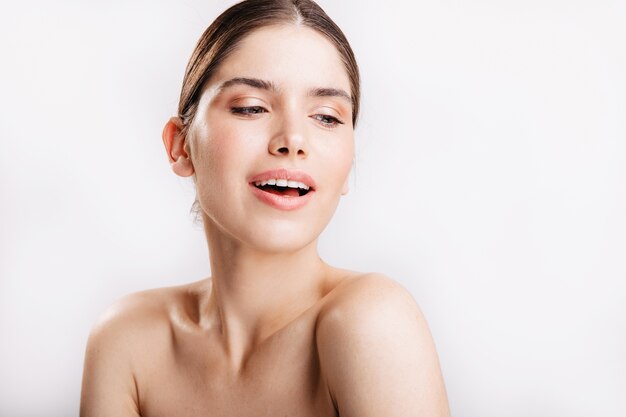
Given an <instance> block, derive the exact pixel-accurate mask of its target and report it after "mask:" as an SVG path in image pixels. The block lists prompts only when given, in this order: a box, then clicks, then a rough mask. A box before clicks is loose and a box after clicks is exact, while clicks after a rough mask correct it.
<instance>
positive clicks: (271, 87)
mask: <svg viewBox="0 0 626 417" xmlns="http://www.w3.org/2000/svg"><path fill="white" fill-rule="evenodd" d="M234 85H248V86H250V87H254V88H258V89H261V90H268V91H278V88H276V85H275V84H274V83H273V82H271V81H265V80H259V79H258V78H246V77H236V78H232V79H230V80H228V81H224V82H223V83H222V84H221V85H220V86H219V87H218V91H222V90H224V89H226V88H228V87H232V86H234Z"/></svg>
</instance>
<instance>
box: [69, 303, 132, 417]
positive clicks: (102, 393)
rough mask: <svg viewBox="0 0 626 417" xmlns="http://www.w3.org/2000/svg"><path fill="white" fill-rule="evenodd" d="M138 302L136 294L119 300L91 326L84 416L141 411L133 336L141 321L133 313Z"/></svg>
mask: <svg viewBox="0 0 626 417" xmlns="http://www.w3.org/2000/svg"><path fill="white" fill-rule="evenodd" d="M137 303H138V300H137V296H136V295H133V296H130V297H127V298H126V299H124V300H122V301H119V302H117V303H116V304H114V305H113V306H111V307H110V308H109V309H108V310H107V311H106V312H105V314H104V315H103V316H102V317H101V318H100V319H99V321H98V322H97V323H96V325H95V326H94V327H93V328H92V330H91V333H90V335H89V339H88V342H87V348H86V351H85V362H84V370H83V384H82V392H81V401H80V416H81V417H109V416H117V417H137V416H139V415H140V414H139V407H138V398H137V388H136V384H135V377H134V372H133V365H134V356H135V348H134V345H135V343H134V342H133V340H134V337H133V336H134V335H135V334H136V333H137V332H136V331H137V330H138V329H137V327H138V325H139V323H138V320H137V317H136V314H131V310H133V307H136V304H137ZM139 310H141V309H139Z"/></svg>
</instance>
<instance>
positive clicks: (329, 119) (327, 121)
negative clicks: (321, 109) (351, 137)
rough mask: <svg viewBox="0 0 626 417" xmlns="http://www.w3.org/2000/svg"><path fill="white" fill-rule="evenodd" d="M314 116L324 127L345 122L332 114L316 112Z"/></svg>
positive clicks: (332, 126) (335, 125)
mask: <svg viewBox="0 0 626 417" xmlns="http://www.w3.org/2000/svg"><path fill="white" fill-rule="evenodd" d="M311 117H313V118H314V119H315V120H317V121H319V122H320V123H321V124H322V125H323V126H324V127H329V128H334V127H337V126H338V125H342V124H343V122H342V121H341V120H339V119H337V118H336V117H334V116H330V115H328V114H314V115H313V116H311Z"/></svg>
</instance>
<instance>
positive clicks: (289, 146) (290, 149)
mask: <svg viewBox="0 0 626 417" xmlns="http://www.w3.org/2000/svg"><path fill="white" fill-rule="evenodd" d="M305 122H306V120H305V118H304V117H302V116H300V117H298V115H296V114H284V115H282V116H281V117H277V118H276V126H275V129H274V133H273V135H272V138H271V139H270V142H269V146H268V151H269V153H271V154H272V155H276V156H288V157H291V158H300V159H303V158H306V157H307V155H308V154H309V147H308V142H307V139H306V133H305Z"/></svg>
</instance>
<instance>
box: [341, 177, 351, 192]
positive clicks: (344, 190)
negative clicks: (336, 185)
mask: <svg viewBox="0 0 626 417" xmlns="http://www.w3.org/2000/svg"><path fill="white" fill-rule="evenodd" d="M349 182H350V176H348V177H347V178H346V182H344V183H343V187H342V188H341V195H346V194H348V191H350V186H349Z"/></svg>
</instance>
